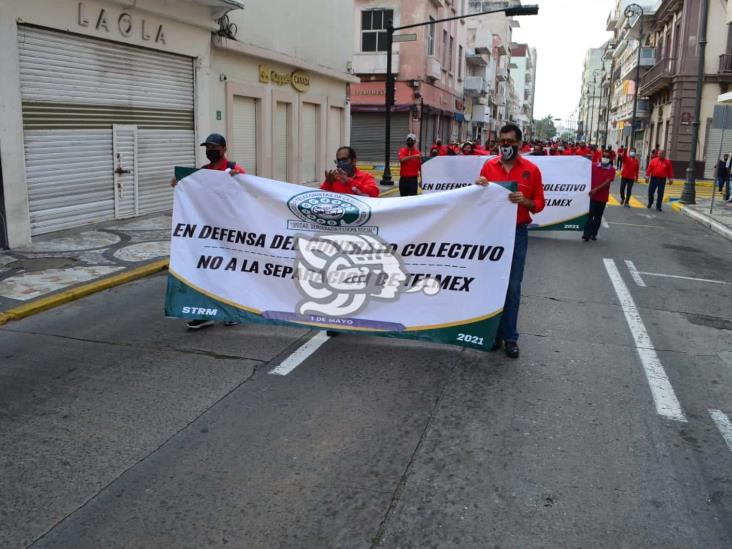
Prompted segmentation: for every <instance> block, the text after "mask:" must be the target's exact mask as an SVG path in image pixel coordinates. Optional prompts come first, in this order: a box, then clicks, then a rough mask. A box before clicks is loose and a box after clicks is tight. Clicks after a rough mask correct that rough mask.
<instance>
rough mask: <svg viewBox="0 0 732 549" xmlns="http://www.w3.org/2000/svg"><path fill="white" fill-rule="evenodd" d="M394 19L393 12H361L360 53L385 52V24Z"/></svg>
mask: <svg viewBox="0 0 732 549" xmlns="http://www.w3.org/2000/svg"><path fill="white" fill-rule="evenodd" d="M393 19H394V10H364V11H362V12H361V51H366V52H368V51H386V41H387V33H386V23H387V22H388V21H390V20H392V21H393Z"/></svg>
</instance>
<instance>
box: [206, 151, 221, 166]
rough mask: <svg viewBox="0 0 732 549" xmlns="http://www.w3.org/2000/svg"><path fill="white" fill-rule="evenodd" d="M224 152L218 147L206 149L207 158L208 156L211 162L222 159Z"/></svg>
mask: <svg viewBox="0 0 732 549" xmlns="http://www.w3.org/2000/svg"><path fill="white" fill-rule="evenodd" d="M221 157H222V154H221V151H219V150H216V149H207V150H206V158H208V161H209V162H211V164H215V163H216V162H218V161H219V160H221Z"/></svg>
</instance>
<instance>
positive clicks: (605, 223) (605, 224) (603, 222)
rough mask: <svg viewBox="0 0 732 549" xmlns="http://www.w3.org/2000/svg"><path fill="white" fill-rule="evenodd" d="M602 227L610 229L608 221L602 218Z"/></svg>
mask: <svg viewBox="0 0 732 549" xmlns="http://www.w3.org/2000/svg"><path fill="white" fill-rule="evenodd" d="M602 226H603V227H605V228H606V229H609V228H610V225H608V223H607V221H606V220H605V218H604V217H603V218H602Z"/></svg>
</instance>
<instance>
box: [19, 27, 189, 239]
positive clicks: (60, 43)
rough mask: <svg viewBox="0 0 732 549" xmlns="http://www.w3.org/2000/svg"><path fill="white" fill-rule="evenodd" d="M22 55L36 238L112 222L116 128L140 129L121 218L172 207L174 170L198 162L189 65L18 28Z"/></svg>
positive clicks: (128, 159) (128, 154) (130, 153)
mask: <svg viewBox="0 0 732 549" xmlns="http://www.w3.org/2000/svg"><path fill="white" fill-rule="evenodd" d="M18 49H19V56H20V84H21V98H22V102H23V127H24V140H25V143H24V144H25V155H26V180H27V185H28V200H29V207H30V214H31V232H32V234H41V233H46V232H51V231H56V230H60V229H64V228H69V227H75V226H79V225H82V224H85V223H93V222H97V221H104V220H107V219H112V218H114V217H115V196H116V195H115V175H114V170H115V162H114V159H113V150H112V141H113V133H112V126H113V125H118V126H135V127H137V128H138V130H137V139H136V140H134V141H131V140H128V141H126V142H125V152H124V156H123V158H124V159H125V163H126V166H127V165H129V166H133V165H136V166H137V173H136V174H135V176H136V178H137V181H136V184H135V185H134V186H131V187H130V189H129V190H128V189H125V193H128V192H133V193H135V194H134V197H133V199H132V200H131V201H130V199H129V198H130V197H129V195H128V194H125V193H123V197H122V200H124V202H125V203H124V206H123V207H122V208H121V209H120V208H119V207H117V211H116V214H117V216H118V217H128V216H131V215H137V214H140V213H146V212H150V211H160V210H164V209H167V208H170V206H171V204H172V192H171V189H170V186H169V184H168V181H169V180H170V176H171V174H172V169H173V167H174V166H175V165H181V164H182V165H193V164H194V162H195V148H194V145H195V143H194V127H193V61H192V59H190V58H187V57H182V56H178V55H174V54H169V53H164V52H158V51H153V50H147V49H144V48H138V47H134V46H129V45H126V44H120V43H115V42H109V41H105V40H98V39H93V38H88V37H83V36H78V35H74V34H70V33H64V32H59V31H55V30H49V29H41V28H37V27H32V26H28V25H22V24H21V25H18ZM130 131H132V130H130ZM130 147H132V148H130ZM118 167H119V166H118ZM119 200H120V198H119V197H117V202H118V204H117V205H118V206H119ZM131 204H132V206H131Z"/></svg>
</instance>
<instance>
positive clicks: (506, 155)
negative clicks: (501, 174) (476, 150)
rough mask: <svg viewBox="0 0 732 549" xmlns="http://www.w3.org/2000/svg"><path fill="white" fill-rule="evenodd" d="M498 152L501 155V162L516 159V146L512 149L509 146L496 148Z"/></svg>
mask: <svg viewBox="0 0 732 549" xmlns="http://www.w3.org/2000/svg"><path fill="white" fill-rule="evenodd" d="M498 150H499V152H500V153H501V158H502V159H503V160H506V161H511V160H513V159H514V158H516V155H517V154H518V145H514V146H513V147H512V146H510V145H501V146H500V147H498Z"/></svg>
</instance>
